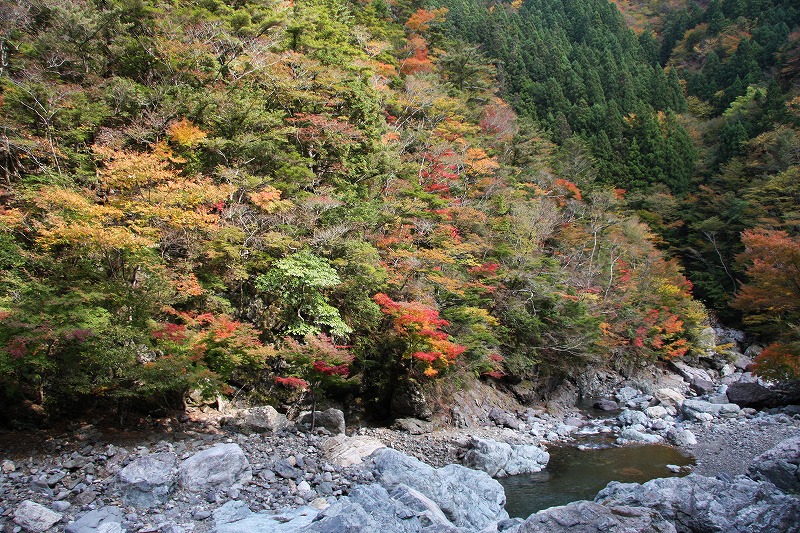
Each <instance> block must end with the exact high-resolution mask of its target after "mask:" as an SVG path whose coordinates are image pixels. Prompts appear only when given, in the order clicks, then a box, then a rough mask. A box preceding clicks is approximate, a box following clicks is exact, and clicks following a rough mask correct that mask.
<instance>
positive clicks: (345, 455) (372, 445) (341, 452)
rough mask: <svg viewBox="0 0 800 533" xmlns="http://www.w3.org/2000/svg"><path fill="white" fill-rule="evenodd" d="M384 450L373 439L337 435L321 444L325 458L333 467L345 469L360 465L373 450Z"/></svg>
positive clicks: (383, 445)
mask: <svg viewBox="0 0 800 533" xmlns="http://www.w3.org/2000/svg"><path fill="white" fill-rule="evenodd" d="M380 448H386V445H385V444H384V443H382V442H381V441H379V440H378V439H376V438H373V437H366V436H357V437H347V436H345V435H337V436H336V437H331V438H329V439H327V440H326V441H325V442H324V443H322V451H323V453H324V454H325V458H326V459H327V460H328V461H329V462H330V463H331V464H333V465H336V466H339V467H342V468H346V467H348V466H353V465H357V464H361V463H362V462H363V461H364V459H365V458H366V457H369V456H370V455H372V453H373V452H374V451H375V450H378V449H380Z"/></svg>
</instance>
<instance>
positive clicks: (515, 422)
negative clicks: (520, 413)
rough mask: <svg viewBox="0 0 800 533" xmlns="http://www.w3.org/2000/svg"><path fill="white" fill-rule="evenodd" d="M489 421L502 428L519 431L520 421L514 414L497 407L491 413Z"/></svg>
mask: <svg viewBox="0 0 800 533" xmlns="http://www.w3.org/2000/svg"><path fill="white" fill-rule="evenodd" d="M489 419H490V420H491V421H492V422H494V423H495V424H497V425H498V426H500V427H507V428H509V429H519V419H518V418H517V415H515V414H514V413H509V412H508V411H504V410H502V409H499V408H497V407H492V410H491V411H489Z"/></svg>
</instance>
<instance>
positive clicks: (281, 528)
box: [213, 500, 319, 533]
mask: <svg viewBox="0 0 800 533" xmlns="http://www.w3.org/2000/svg"><path fill="white" fill-rule="evenodd" d="M318 514H319V510H318V509H314V508H313V507H310V506H307V505H306V506H303V507H299V508H297V509H285V510H283V511H281V512H279V513H254V512H253V511H251V510H250V508H249V507H247V504H246V503H244V502H242V501H238V500H237V501H229V502H227V503H226V504H225V505H223V506H222V507H220V508H219V509H217V510H216V511H214V526H215V527H214V530H213V531H214V532H215V533H254V532H267V531H268V532H270V533H296V532H301V531H311V529H309V526H310V525H311V523H312V522H313V521H314V519H315V518H316V517H317V515H318Z"/></svg>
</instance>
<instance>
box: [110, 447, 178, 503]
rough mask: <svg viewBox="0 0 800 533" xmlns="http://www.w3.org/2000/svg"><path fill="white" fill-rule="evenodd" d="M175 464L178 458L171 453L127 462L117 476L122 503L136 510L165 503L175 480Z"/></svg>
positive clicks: (152, 455)
mask: <svg viewBox="0 0 800 533" xmlns="http://www.w3.org/2000/svg"><path fill="white" fill-rule="evenodd" d="M177 463H178V457H177V456H176V455H175V454H174V453H171V452H159V453H151V454H149V455H145V456H142V457H139V458H137V459H134V460H133V461H131V462H130V463H129V464H128V466H126V467H125V468H123V469H122V470H120V472H119V475H118V486H119V491H120V494H121V495H122V501H123V502H125V504H126V505H131V506H133V507H139V508H148V507H155V506H156V505H159V504H162V503H164V502H166V501H167V500H168V499H169V496H170V494H172V490H173V489H174V488H175V483H176V481H177V474H178V473H177V468H176V467H177Z"/></svg>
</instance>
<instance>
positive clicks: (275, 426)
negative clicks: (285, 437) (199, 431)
mask: <svg viewBox="0 0 800 533" xmlns="http://www.w3.org/2000/svg"><path fill="white" fill-rule="evenodd" d="M220 425H223V426H227V427H229V428H231V429H233V430H235V431H238V432H240V433H265V434H267V435H274V434H275V433H276V432H277V431H278V430H280V429H283V428H284V427H286V426H287V425H288V422H287V420H286V416H285V415H282V414H281V413H279V412H278V411H276V410H275V408H274V407H272V406H271V405H263V406H259V407H252V408H250V409H240V410H239V411H236V412H234V413H233V414H232V415H230V416H226V417H223V418H222V419H221V420H220Z"/></svg>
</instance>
